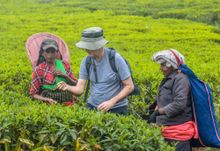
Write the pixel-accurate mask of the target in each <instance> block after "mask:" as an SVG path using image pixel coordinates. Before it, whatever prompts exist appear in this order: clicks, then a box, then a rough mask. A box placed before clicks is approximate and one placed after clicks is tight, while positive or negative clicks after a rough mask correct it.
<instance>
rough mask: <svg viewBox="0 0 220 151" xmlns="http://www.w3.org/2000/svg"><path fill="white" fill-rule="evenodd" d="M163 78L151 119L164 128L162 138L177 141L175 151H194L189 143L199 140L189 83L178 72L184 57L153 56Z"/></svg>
mask: <svg viewBox="0 0 220 151" xmlns="http://www.w3.org/2000/svg"><path fill="white" fill-rule="evenodd" d="M152 59H153V61H155V62H156V63H158V64H159V65H160V70H161V72H162V73H163V75H164V78H163V80H162V81H161V83H160V85H159V89H158V94H157V97H156V102H157V107H156V108H155V111H154V113H153V114H152V115H151V119H152V118H154V117H155V118H156V124H157V125H159V126H163V128H162V130H161V132H162V136H163V137H164V138H165V139H166V140H167V141H177V145H176V151H191V150H192V148H191V146H190V140H191V139H192V138H196V137H198V131H197V128H196V125H195V123H194V122H193V115H192V100H191V88H190V83H189V80H188V78H187V76H186V75H184V74H183V73H181V72H180V71H179V70H178V67H179V66H180V65H181V64H184V56H183V55H182V54H180V53H179V52H178V51H177V50H174V49H170V50H162V51H159V52H157V53H155V54H154V55H153V58H152Z"/></svg>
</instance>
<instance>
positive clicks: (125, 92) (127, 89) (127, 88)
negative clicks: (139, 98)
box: [111, 84, 134, 104]
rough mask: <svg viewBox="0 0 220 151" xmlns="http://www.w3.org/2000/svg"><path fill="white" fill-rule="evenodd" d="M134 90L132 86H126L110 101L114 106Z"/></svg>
mask: <svg viewBox="0 0 220 151" xmlns="http://www.w3.org/2000/svg"><path fill="white" fill-rule="evenodd" d="M133 90H134V85H133V84H131V85H126V86H124V88H123V89H122V90H121V91H120V92H119V93H118V94H117V95H116V96H114V97H113V98H112V99H111V101H112V102H113V103H114V104H116V103H118V102H120V101H121V100H123V99H124V98H125V97H127V96H128V95H129V94H130V93H131V92H132V91H133Z"/></svg>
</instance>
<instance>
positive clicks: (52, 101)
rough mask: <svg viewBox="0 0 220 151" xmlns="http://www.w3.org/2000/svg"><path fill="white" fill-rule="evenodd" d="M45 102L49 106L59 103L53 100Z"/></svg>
mask: <svg viewBox="0 0 220 151" xmlns="http://www.w3.org/2000/svg"><path fill="white" fill-rule="evenodd" d="M45 102H46V103H47V104H57V101H55V100H53V99H51V98H48V99H46V100H45Z"/></svg>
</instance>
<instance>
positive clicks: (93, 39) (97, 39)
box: [76, 27, 108, 50]
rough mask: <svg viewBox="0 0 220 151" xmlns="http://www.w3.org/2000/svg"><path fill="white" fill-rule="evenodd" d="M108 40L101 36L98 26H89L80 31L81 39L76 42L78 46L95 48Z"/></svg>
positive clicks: (101, 31)
mask: <svg viewBox="0 0 220 151" xmlns="http://www.w3.org/2000/svg"><path fill="white" fill-rule="evenodd" d="M107 43H108V41H107V40H105V39H104V37H103V30H102V28H100V27H90V28H87V29H85V30H84V31H83V32H82V38H81V41H79V42H78V43H76V46H77V47H78V48H82V49H88V50H97V49H99V48H102V47H103V46H105V44H107Z"/></svg>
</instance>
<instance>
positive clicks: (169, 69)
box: [160, 63, 173, 76]
mask: <svg viewBox="0 0 220 151" xmlns="http://www.w3.org/2000/svg"><path fill="white" fill-rule="evenodd" d="M160 70H161V72H162V73H163V75H164V76H169V75H170V74H171V73H172V72H173V68H172V67H167V66H166V64H165V63H164V64H161V65H160Z"/></svg>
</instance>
